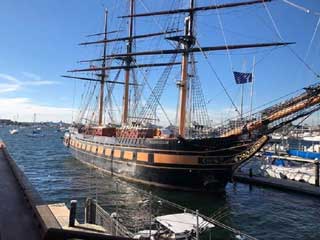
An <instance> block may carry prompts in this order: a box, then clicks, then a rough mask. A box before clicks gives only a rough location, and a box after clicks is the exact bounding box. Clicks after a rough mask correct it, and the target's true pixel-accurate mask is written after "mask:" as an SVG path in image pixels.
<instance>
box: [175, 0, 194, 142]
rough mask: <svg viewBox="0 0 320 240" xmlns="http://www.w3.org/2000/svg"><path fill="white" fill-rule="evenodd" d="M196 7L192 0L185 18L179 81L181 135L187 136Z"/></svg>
mask: <svg viewBox="0 0 320 240" xmlns="http://www.w3.org/2000/svg"><path fill="white" fill-rule="evenodd" d="M194 7H195V0H190V12H189V16H188V17H186V19H185V33H184V38H183V40H182V41H181V44H182V47H183V49H184V50H185V51H184V52H183V54H182V64H181V81H180V83H179V85H178V86H179V92H180V93H179V95H180V96H179V112H178V116H179V135H180V136H181V137H185V128H186V110H187V95H188V78H189V77H188V62H189V49H190V48H192V46H193V45H194V42H195V39H194V36H193V22H194V21H193V19H194V12H193V8H194Z"/></svg>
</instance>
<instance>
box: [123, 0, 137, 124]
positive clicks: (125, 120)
mask: <svg viewBox="0 0 320 240" xmlns="http://www.w3.org/2000/svg"><path fill="white" fill-rule="evenodd" d="M134 1H135V0H130V15H131V17H130V18H129V37H128V43H127V54H130V53H131V52H132V42H133V38H132V37H133V17H132V15H133V14H134ZM131 62H132V57H131V56H127V57H126V58H125V64H126V68H125V80H124V94H123V112H122V124H127V123H128V112H129V80H130V65H131Z"/></svg>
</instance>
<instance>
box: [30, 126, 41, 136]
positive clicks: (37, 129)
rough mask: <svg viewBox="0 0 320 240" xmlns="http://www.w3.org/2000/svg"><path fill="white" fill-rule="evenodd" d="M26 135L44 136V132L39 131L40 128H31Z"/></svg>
mask: <svg viewBox="0 0 320 240" xmlns="http://www.w3.org/2000/svg"><path fill="white" fill-rule="evenodd" d="M27 136H28V137H44V134H43V133H42V132H41V128H36V129H33V130H32V132H31V133H28V134H27Z"/></svg>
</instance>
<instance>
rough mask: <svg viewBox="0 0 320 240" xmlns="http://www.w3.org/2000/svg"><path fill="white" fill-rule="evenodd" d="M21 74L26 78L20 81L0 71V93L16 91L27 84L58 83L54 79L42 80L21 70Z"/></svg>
mask: <svg viewBox="0 0 320 240" xmlns="http://www.w3.org/2000/svg"><path fill="white" fill-rule="evenodd" d="M22 75H24V77H26V78H27V79H26V80H22V81H21V80H18V79H17V78H16V77H14V76H12V75H9V74H5V73H0V81H1V83H0V93H5V92H14V91H18V90H21V89H22V88H23V87H27V86H44V85H53V84H58V82H55V81H48V80H42V79H41V77H40V76H38V75H36V74H33V73H28V72H23V73H22Z"/></svg>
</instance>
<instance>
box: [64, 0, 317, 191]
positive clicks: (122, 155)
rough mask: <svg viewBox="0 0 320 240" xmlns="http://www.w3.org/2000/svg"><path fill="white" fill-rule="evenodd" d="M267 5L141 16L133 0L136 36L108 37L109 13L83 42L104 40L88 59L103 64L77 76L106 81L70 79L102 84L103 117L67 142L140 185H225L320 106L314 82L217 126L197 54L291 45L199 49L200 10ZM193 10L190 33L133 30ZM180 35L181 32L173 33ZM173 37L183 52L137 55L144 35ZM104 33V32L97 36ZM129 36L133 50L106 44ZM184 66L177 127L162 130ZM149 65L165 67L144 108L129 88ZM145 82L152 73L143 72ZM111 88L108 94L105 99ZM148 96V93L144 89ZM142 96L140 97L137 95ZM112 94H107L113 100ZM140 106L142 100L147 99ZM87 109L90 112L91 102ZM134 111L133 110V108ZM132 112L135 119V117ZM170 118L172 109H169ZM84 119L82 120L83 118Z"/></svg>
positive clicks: (85, 158) (87, 159) (83, 157)
mask: <svg viewBox="0 0 320 240" xmlns="http://www.w3.org/2000/svg"><path fill="white" fill-rule="evenodd" d="M259 3H260V4H261V3H263V4H265V1H264V0H257V1H249V2H243V3H237V4H235V3H230V4H223V5H218V6H216V5H213V6H207V7H202V8H197V7H196V5H195V1H194V0H190V7H189V8H187V9H176V10H171V11H163V12H154V13H152V12H151V13H145V14H142V15H139V14H136V13H135V1H134V0H131V1H130V14H129V15H128V16H122V17H123V18H128V19H129V24H128V29H129V36H128V37H124V38H115V39H109V38H108V37H107V34H108V33H109V32H108V29H107V22H108V21H107V20H108V18H107V16H108V12H106V15H105V28H104V32H103V33H101V34H98V35H103V36H104V38H103V39H102V40H99V41H92V42H85V43H82V44H81V45H90V44H101V43H102V44H103V56H102V58H100V59H94V60H87V61H84V62H92V61H98V62H99V61H100V62H101V63H102V64H101V66H99V67H97V66H90V67H89V68H86V69H75V70H71V71H70V72H73V73H79V72H80V73H81V72H82V73H83V72H85V73H87V72H93V73H94V75H95V76H97V77H99V78H88V77H87V76H64V77H67V78H73V79H74V78H75V79H80V80H85V81H90V82H95V83H99V84H100V92H99V98H98V114H97V115H94V114H92V113H91V115H92V116H95V119H94V120H95V121H92V120H91V119H89V121H88V119H86V123H83V122H81V121H79V123H78V124H75V125H74V126H73V127H72V128H70V130H69V132H68V133H66V134H65V137H64V142H65V145H66V146H68V147H69V148H70V151H71V152H72V154H73V155H74V156H75V158H77V159H79V160H80V161H82V162H84V163H86V164H89V165H92V166H94V167H97V168H99V169H101V170H103V171H105V172H108V173H110V174H112V175H115V176H118V177H121V178H124V179H126V180H129V181H134V182H138V183H143V184H148V185H154V186H160V187H165V188H172V189H182V190H213V191H219V190H223V189H224V187H225V185H226V183H227V182H228V181H229V180H230V179H231V177H232V174H233V172H234V170H235V169H236V168H237V167H239V165H240V164H241V163H243V162H244V161H247V160H248V159H249V158H250V157H252V156H253V155H254V154H255V153H256V152H257V151H259V150H260V148H261V147H263V146H264V144H265V143H266V142H267V141H268V134H272V133H273V132H274V131H275V130H276V129H278V128H280V127H281V126H284V125H286V124H288V123H290V122H292V121H294V120H296V119H298V118H300V117H303V116H306V115H308V114H311V113H313V112H314V111H316V110H318V109H319V103H320V85H319V84H316V85H311V86H309V87H307V88H305V89H303V92H302V93H301V94H300V95H298V96H296V97H293V98H291V99H288V100H287V101H284V102H281V103H279V104H277V105H274V106H271V107H268V108H266V109H264V110H262V111H259V112H257V113H255V114H251V112H250V114H248V115H246V116H245V115H244V114H243V113H242V110H241V114H240V116H238V117H236V119H231V120H230V121H229V122H228V123H227V124H224V125H221V126H219V127H216V128H214V127H213V126H211V125H210V120H209V116H208V112H207V110H206V104H205V100H204V96H203V93H202V90H201V86H200V82H199V79H198V78H197V76H196V75H197V74H196V70H195V69H196V65H197V62H196V61H195V58H194V53H197V52H198V53H203V52H207V51H220V50H227V51H229V50H232V49H243V48H262V47H271V46H285V45H288V44H291V43H288V42H274V43H254V44H241V45H230V46H228V45H225V46H218V47H217V46H214V47H203V48H202V47H198V46H196V42H197V38H196V34H195V31H194V28H195V24H194V21H195V19H194V15H195V14H196V13H197V12H198V11H209V10H214V9H217V8H231V7H240V6H242V5H246V6H247V5H253V4H259ZM181 13H184V14H186V15H187V16H186V18H185V22H184V23H185V24H184V28H185V29H184V34H182V35H176V33H177V32H180V31H177V30H168V31H164V32H161V33H150V34H142V35H133V27H134V19H135V18H136V17H142V16H145V17H147V16H152V15H154V14H155V15H172V14H181ZM173 34H175V35H174V36H172V35H173ZM161 35H170V36H169V37H166V39H167V40H170V41H171V42H173V43H175V44H176V45H177V46H176V49H168V50H154V51H142V52H134V51H133V44H134V40H135V39H137V38H147V37H154V36H161ZM96 36H97V35H96ZM118 41H125V42H126V43H127V47H126V50H127V51H126V53H110V54H108V53H107V43H109V42H118ZM159 54H161V55H172V58H171V61H170V62H167V63H154V62H153V63H150V64H149V63H148V64H145V63H143V64H138V62H139V56H146V55H159ZM177 54H181V55H182V57H181V62H176V58H177ZM109 59H120V62H121V64H120V65H116V66H109V65H108V64H109V61H108V60H109ZM174 65H181V72H180V76H181V79H180V80H179V81H178V83H177V85H178V89H179V98H178V106H179V107H178V111H177V119H178V120H177V124H171V125H170V126H169V128H168V129H169V132H168V133H164V131H163V130H162V128H161V127H159V126H157V125H156V124H154V122H155V119H156V118H157V116H155V115H157V114H156V113H157V109H159V108H160V109H161V110H162V111H163V112H164V113H165V110H164V109H163V107H162V105H161V104H160V101H159V100H160V97H161V95H162V93H163V91H164V87H165V85H166V83H167V80H168V77H169V75H170V73H171V70H172V66H174ZM149 67H165V69H164V71H163V74H162V75H161V76H160V78H159V80H158V82H157V83H156V85H155V87H154V88H153V89H152V91H151V94H150V96H149V98H148V99H147V101H146V102H145V103H143V106H142V108H141V109H138V108H136V105H135V103H133V102H134V101H133V100H136V99H133V100H132V101H130V99H129V90H132V91H136V88H137V87H138V86H139V84H138V83H137V82H136V79H137V78H136V76H135V74H134V72H133V71H132V69H141V68H143V69H145V68H149ZM113 70H119V72H120V71H121V70H123V71H124V81H123V82H120V81H119V80H118V77H119V74H116V78H115V79H114V80H112V79H109V77H110V75H109V71H113ZM234 76H235V80H236V82H237V84H244V83H250V82H252V81H253V80H252V79H253V73H241V72H234ZM142 78H143V79H144V80H145V76H142ZM116 84H120V85H123V86H124V90H123V105H122V112H121V123H120V124H119V123H118V124H115V123H113V121H110V123H105V114H104V113H105V112H106V110H105V109H106V105H107V108H108V111H109V112H108V114H109V115H110V120H112V117H111V114H110V112H112V106H111V104H110V102H111V99H112V89H113V87H114V86H115V85H116ZM105 88H107V96H106V97H105ZM140 94H141V93H140ZM134 96H135V97H136V96H137V94H136V95H134ZM105 99H108V101H107V103H106V102H105ZM140 103H141V101H140ZM85 106H86V107H85V110H83V111H81V114H82V117H83V113H84V112H86V111H88V105H85ZM129 110H130V111H129ZM130 114H131V115H132V116H130ZM165 115H166V114H165ZM81 120H83V119H81Z"/></svg>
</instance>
